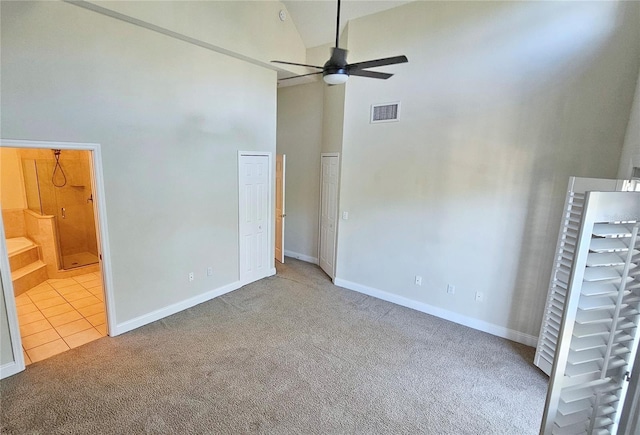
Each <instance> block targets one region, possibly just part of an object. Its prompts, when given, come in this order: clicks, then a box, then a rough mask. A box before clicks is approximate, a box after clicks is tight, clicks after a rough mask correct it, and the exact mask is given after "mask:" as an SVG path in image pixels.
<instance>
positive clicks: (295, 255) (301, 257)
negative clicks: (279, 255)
mask: <svg viewBox="0 0 640 435" xmlns="http://www.w3.org/2000/svg"><path fill="white" fill-rule="evenodd" d="M284 255H285V256H287V257H292V258H297V259H298V260H302V261H306V262H307V263H313V264H318V259H317V258H316V257H311V256H309V255H304V254H299V253H297V252H293V251H288V250H286V249H285V250H284Z"/></svg>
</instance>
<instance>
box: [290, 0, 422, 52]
mask: <svg viewBox="0 0 640 435" xmlns="http://www.w3.org/2000/svg"><path fill="white" fill-rule="evenodd" d="M282 3H284V5H285V6H286V7H287V10H288V12H289V16H290V18H291V19H292V20H293V22H294V24H295V25H296V27H297V29H298V32H299V33H300V36H301V37H302V41H303V42H304V44H305V46H306V47H307V48H311V47H317V46H319V45H323V44H328V43H333V42H335V37H336V8H337V2H336V1H333V0H283V1H282ZM341 3H342V7H341V9H342V10H341V13H340V24H341V26H340V27H341V29H340V31H341V32H342V30H344V26H345V25H346V23H347V22H348V21H349V20H353V19H355V18H360V17H363V16H366V15H371V14H375V13H376V12H381V11H384V10H387V9H391V8H395V7H397V6H401V5H403V4H405V3H409V1H404V0H380V1H377V0H343V1H342V2H341ZM287 19H289V17H288V18H287Z"/></svg>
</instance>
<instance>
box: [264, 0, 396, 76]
mask: <svg viewBox="0 0 640 435" xmlns="http://www.w3.org/2000/svg"><path fill="white" fill-rule="evenodd" d="M339 32H340V0H338V14H337V19H336V46H335V47H334V48H332V49H331V58H329V60H328V61H327V62H326V63H325V64H324V66H316V65H305V64H301V63H293V62H283V61H279V60H272V62H274V63H281V64H284V65H296V66H304V67H307V68H315V69H319V70H320V71H317V72H313V73H310V74H301V75H297V76H293V77H286V78H284V79H281V80H289V79H295V78H298V77H306V76H312V75H316V74H322V78H323V80H324V81H325V83H327V84H329V85H341V84H344V83H346V82H347V80H349V76H360V77H369V78H372V79H382V80H386V79H388V78H389V77H391V76H393V74H389V73H383V72H377V71H368V70H367V68H375V67H379V66H386V65H395V64H398V63H406V62H408V61H409V60H408V59H407V57H406V56H394V57H387V58H384V59H376V60H368V61H365V62H357V63H351V64H349V63H347V50H345V49H342V48H340V47H339V46H338V40H339Z"/></svg>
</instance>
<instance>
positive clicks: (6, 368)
mask: <svg viewBox="0 0 640 435" xmlns="http://www.w3.org/2000/svg"><path fill="white" fill-rule="evenodd" d="M23 370H24V367H20V365H19V364H18V363H17V362H15V361H11V362H8V363H6V364H2V365H1V366H0V379H4V378H8V377H9V376H13V375H15V374H16V373H20V372H21V371H23Z"/></svg>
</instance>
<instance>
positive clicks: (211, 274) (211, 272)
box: [207, 267, 213, 276]
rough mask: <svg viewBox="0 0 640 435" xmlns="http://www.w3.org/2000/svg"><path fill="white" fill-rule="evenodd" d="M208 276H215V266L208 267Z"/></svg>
mask: <svg viewBox="0 0 640 435" xmlns="http://www.w3.org/2000/svg"><path fill="white" fill-rule="evenodd" d="M207 276H213V267H207Z"/></svg>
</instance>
